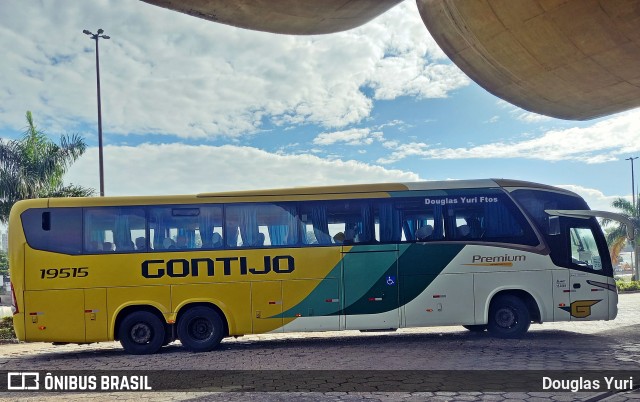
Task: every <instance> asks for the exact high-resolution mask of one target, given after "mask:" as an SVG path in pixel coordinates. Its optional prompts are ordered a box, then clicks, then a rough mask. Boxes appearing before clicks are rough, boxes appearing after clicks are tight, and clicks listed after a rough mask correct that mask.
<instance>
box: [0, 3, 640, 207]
mask: <svg viewBox="0 0 640 402" xmlns="http://www.w3.org/2000/svg"><path fill="white" fill-rule="evenodd" d="M0 11H1V12H0V51H1V54H2V60H1V61H0V138H3V139H5V140H8V139H18V138H21V136H22V135H23V133H24V130H25V126H26V121H25V112H26V111H27V110H30V111H32V113H33V116H34V120H35V123H36V125H37V126H38V128H39V129H41V130H42V131H44V132H45V133H46V134H47V135H49V136H50V137H51V138H52V140H54V141H59V138H60V136H61V135H66V134H79V135H81V136H82V137H84V138H85V140H86V142H87V144H88V149H87V151H86V153H85V154H84V155H83V156H82V157H81V158H80V159H79V160H78V161H77V162H76V163H75V164H73V166H72V167H71V168H70V169H69V171H68V173H67V175H66V176H65V182H66V183H73V184H79V185H84V186H88V187H93V188H95V189H98V187H99V179H98V152H97V142H98V136H97V101H96V71H95V66H96V65H95V62H96V60H95V42H94V41H93V40H91V39H90V38H89V37H88V36H86V35H84V34H83V33H82V31H83V29H88V30H90V31H93V32H96V31H97V29H98V28H102V29H104V31H105V34H106V35H109V36H110V37H111V39H109V40H100V43H99V46H100V78H101V93H102V96H101V99H102V123H103V124H102V126H103V139H104V145H105V147H104V164H105V193H106V195H158V194H194V193H200V192H217V191H230V190H250V189H264V188H281V187H293V186H311V185H333V184H350V183H373V182H408V181H416V180H449V179H480V178H509V179H519V180H527V181H534V182H539V183H544V184H550V185H555V186H560V187H563V188H567V189H570V190H572V191H575V192H577V193H579V194H580V195H582V196H583V197H584V198H585V199H586V200H587V202H588V203H589V205H590V206H591V208H592V209H611V207H610V204H611V201H612V200H613V199H615V198H617V197H627V198H629V199H630V198H631V193H632V191H631V165H630V163H629V161H626V160H625V158H628V157H630V156H636V155H637V154H640V109H636V110H631V111H627V112H623V113H619V114H615V115H611V116H607V117H604V118H600V119H595V120H590V121H584V122H576V121H566V120H559V119H554V118H549V117H545V116H542V115H538V114H534V113H530V112H527V111H525V110H522V109H520V108H517V107H515V106H513V105H511V104H509V103H507V102H505V101H503V100H501V99H499V98H497V97H495V96H493V95H491V94H490V93H488V92H487V91H485V90H484V89H483V88H481V87H480V86H478V85H477V84H475V83H474V82H473V81H471V80H470V79H469V78H468V77H467V76H466V75H465V74H464V73H463V72H462V71H460V70H459V69H458V68H457V67H456V66H455V65H454V64H453V63H452V62H451V61H450V60H449V59H448V58H447V57H446V55H445V54H444V53H443V52H442V51H441V50H440V48H439V47H438V45H437V44H436V42H435V41H434V40H433V39H432V38H431V36H430V34H429V32H428V31H427V29H426V27H425V26H424V24H423V22H422V20H421V19H420V16H419V14H418V10H417V7H416V5H415V2H413V1H412V0H406V1H404V2H403V3H401V4H400V5H398V6H396V7H394V8H392V9H391V10H389V11H388V12H386V13H384V14H383V15H381V16H379V17H378V18H376V19H374V20H372V21H370V22H369V23H367V24H365V25H363V26H361V27H359V28H357V29H353V30H350V31H346V32H342V33H336V34H329V35H317V36H290V35H278V34H271V33H264V32H255V31H249V30H244V29H240V28H235V27H231V26H227V25H222V24H216V23H213V22H209V21H205V20H201V19H198V18H195V17H191V16H188V15H185V14H181V13H177V12H173V11H169V10H166V9H163V8H159V7H156V6H153V5H150V4H146V3H143V2H141V1H131V0H91V1H81V2H80V1H72V0H47V1H38V0H31V1H28V2H25V1H21V0H3V1H2V4H1V5H0ZM636 167H637V170H638V171H639V172H640V164H637V165H636ZM638 179H639V181H640V175H638Z"/></svg>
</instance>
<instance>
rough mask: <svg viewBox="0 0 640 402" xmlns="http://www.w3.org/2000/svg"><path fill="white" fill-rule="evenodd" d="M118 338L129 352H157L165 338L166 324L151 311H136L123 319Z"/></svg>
mask: <svg viewBox="0 0 640 402" xmlns="http://www.w3.org/2000/svg"><path fill="white" fill-rule="evenodd" d="M118 338H119V339H120V343H121V344H122V347H123V348H124V350H125V351H126V352H127V353H130V354H133V355H147V354H152V353H156V352H157V351H158V350H160V348H161V347H162V343H163V342H164V340H165V326H164V323H163V322H162V320H161V319H160V318H158V316H156V315H155V314H153V313H151V312H149V311H134V312H133V313H131V314H129V315H127V316H126V317H125V318H124V319H123V320H122V323H121V324H120V328H119V329H118Z"/></svg>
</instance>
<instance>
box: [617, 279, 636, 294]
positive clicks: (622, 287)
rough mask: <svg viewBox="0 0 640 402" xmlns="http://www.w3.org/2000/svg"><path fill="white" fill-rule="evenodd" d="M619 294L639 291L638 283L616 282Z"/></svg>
mask: <svg viewBox="0 0 640 402" xmlns="http://www.w3.org/2000/svg"><path fill="white" fill-rule="evenodd" d="M616 285H617V286H618V291H619V292H622V293H623V292H633V291H638V290H640V281H629V282H625V281H616Z"/></svg>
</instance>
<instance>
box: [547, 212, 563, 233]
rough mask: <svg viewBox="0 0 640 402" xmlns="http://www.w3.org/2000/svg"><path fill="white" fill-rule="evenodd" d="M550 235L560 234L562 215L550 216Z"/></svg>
mask: <svg viewBox="0 0 640 402" xmlns="http://www.w3.org/2000/svg"><path fill="white" fill-rule="evenodd" d="M548 234H549V235H550V236H556V235H559V234H560V217H559V216H550V217H549V232H548Z"/></svg>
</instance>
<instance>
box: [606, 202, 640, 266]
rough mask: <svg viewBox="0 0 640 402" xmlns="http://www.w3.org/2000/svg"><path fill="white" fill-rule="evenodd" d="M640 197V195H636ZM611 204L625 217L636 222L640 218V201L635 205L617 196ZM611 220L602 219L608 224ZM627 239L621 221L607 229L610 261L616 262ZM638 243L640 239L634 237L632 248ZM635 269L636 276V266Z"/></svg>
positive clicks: (636, 246) (624, 227)
mask: <svg viewBox="0 0 640 402" xmlns="http://www.w3.org/2000/svg"><path fill="white" fill-rule="evenodd" d="M638 197H640V195H638ZM611 206H612V207H614V208H616V209H617V210H618V211H617V212H618V213H619V214H621V215H624V216H626V217H627V218H631V219H632V220H635V221H636V222H637V219H638V218H640V203H638V204H637V205H635V206H634V205H633V204H632V203H631V202H630V201H628V200H625V199H624V198H617V199H616V200H614V201H613V202H612V203H611ZM612 222H613V221H612V220H611V219H603V220H602V224H603V225H605V226H606V225H609V224H611V223H612ZM626 240H627V228H626V225H625V224H623V223H618V224H617V226H614V227H612V228H611V229H609V230H607V244H608V245H609V253H610V254H611V261H612V262H613V263H614V264H617V263H618V256H619V255H620V251H622V249H623V248H624V246H625V244H626ZM639 244H640V239H638V237H636V239H635V241H634V244H633V246H634V249H635V250H636V252H637V250H638V245H639ZM635 269H636V278H634V279H637V272H638V267H635Z"/></svg>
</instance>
